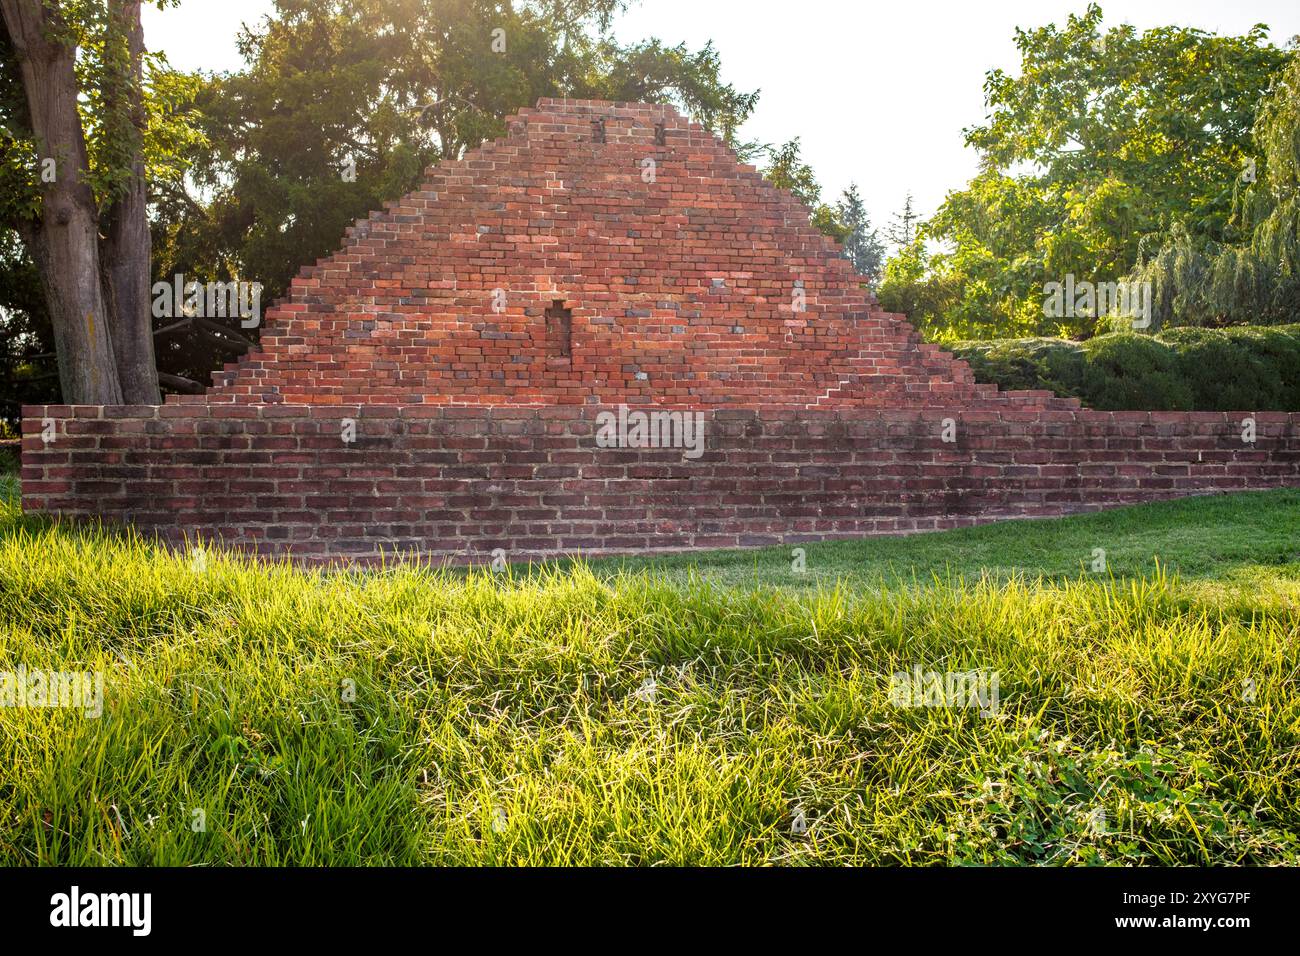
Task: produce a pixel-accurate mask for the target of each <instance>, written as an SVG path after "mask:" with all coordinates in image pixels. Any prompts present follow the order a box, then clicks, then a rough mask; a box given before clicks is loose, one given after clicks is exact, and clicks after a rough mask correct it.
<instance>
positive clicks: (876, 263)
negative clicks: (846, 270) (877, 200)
mask: <svg viewBox="0 0 1300 956" xmlns="http://www.w3.org/2000/svg"><path fill="white" fill-rule="evenodd" d="M836 211H837V213H838V215H839V220H840V222H841V223H843V225H844V228H845V229H847V230H848V235H846V236H845V237H844V254H845V256H847V257H848V258H849V259H850V260H851V261H852V262H853V268H854V269H856V270H857V272H858V274H859V275H861V276H864V277H866V278H867V279H868V280H869V281H870V282H871V285H872V286H875V285H877V284H878V283H879V282H880V279H881V274H882V272H883V271H884V261H885V244H884V243H883V242H881V241H880V236H879V235H878V234H877V232H876V230H875V229H874V228H872V225H871V219H870V218H869V217H868V216H867V207H866V205H865V204H864V203H863V202H862V197H861V196H860V195H859V194H858V186H857V183H849V188H848V189H846V190H844V192H842V193H841V194H840V201H839V202H838V203H837V204H836Z"/></svg>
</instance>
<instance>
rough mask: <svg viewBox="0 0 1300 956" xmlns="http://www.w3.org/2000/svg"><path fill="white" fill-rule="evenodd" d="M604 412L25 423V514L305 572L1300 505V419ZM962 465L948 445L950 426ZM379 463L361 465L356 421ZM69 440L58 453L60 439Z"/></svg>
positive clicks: (274, 414) (395, 411) (135, 417)
mask: <svg viewBox="0 0 1300 956" xmlns="http://www.w3.org/2000/svg"><path fill="white" fill-rule="evenodd" d="M600 411H601V409H600V408H595V407H586V406H570V407H563V406H548V407H536V408H519V407H500V408H485V407H446V406H432V405H415V406H376V405H369V406H363V407H350V408H348V407H343V408H340V407H331V406H296V405H235V406H221V405H213V406H207V405H178V406H163V407H161V408H150V407H128V408H98V407H88V406H81V407H67V406H60V407H41V406H37V407H31V408H27V409H25V410H24V431H25V435H24V440H23V441H24V450H23V506H24V508H25V509H27V510H29V511H42V512H56V513H60V514H63V515H67V516H76V517H92V516H102V517H104V518H106V519H109V520H110V521H121V522H130V523H132V524H134V525H136V526H137V527H139V528H141V529H143V530H146V531H157V532H158V533H159V534H160V535H161V536H162V537H163V538H164V539H166V540H167V541H169V542H172V543H179V542H180V541H182V540H183V539H184V538H185V536H186V535H189V536H190V537H191V538H193V537H194V536H195V535H202V536H203V537H205V538H220V539H222V541H223V542H224V544H225V545H227V546H231V547H235V548H241V549H247V550H249V551H252V552H256V553H260V554H264V555H289V556H293V557H294V558H295V559H298V560H301V561H304V562H315V561H327V560H332V559H360V560H373V559H376V558H378V557H379V556H380V555H382V554H385V553H388V554H391V553H394V552H400V553H403V554H407V555H412V554H420V555H423V556H426V557H428V558H430V559H434V560H444V559H445V560H451V561H458V562H463V561H483V560H487V559H488V558H489V556H490V554H491V552H492V551H493V549H496V548H503V549H505V551H506V552H507V554H508V556H509V558H510V560H523V559H527V558H532V557H539V556H542V555H555V554H557V553H578V552H581V553H586V554H603V553H617V552H628V551H632V552H648V551H660V550H676V549H683V548H717V547H736V546H749V545H764V544H777V543H782V542H797V541H810V540H818V539H829V538H851V537H859V536H865V535H877V534H895V533H900V532H912V531H929V530H935V529H941V528H952V527H958V526H962V525H970V524H975V523H979V522H986V521H991V520H997V519H1005V518H1014V517H1029V516H1040V515H1060V514H1068V513H1072V512H1079V511H1089V510H1095V509H1098V508H1103V507H1106V506H1109V505H1118V504H1126V503H1132V502H1140V501H1150V500H1156V499H1162V498H1171V497H1176V496H1181V495H1193V494H1209V493H1215V492H1226V491H1240V490H1245V489H1259V488H1273V487H1280V486H1287V485H1300V440H1298V438H1300V414H1296V413H1291V414H1287V413H1259V414H1257V415H1255V416H1254V417H1255V420H1256V423H1257V440H1256V443H1255V445H1254V446H1253V447H1252V446H1250V445H1245V444H1243V442H1242V436H1241V420H1242V418H1244V417H1245V413H1242V414H1225V413H1218V412H1206V413H1166V412H1117V413H1105V412H1091V411H1086V410H1084V411H1068V410H1067V411H1038V410H1033V411H1016V410H1011V409H1009V410H1002V411H983V412H971V411H962V410H958V409H954V410H951V411H950V412H945V411H943V410H942V409H940V410H932V411H931V410H899V409H885V410H880V409H865V408H835V409H770V408H769V409H713V410H710V411H707V412H705V413H704V426H705V438H706V440H705V446H706V447H705V450H704V453H703V454H702V455H701V456H700V457H699V458H697V459H694V460H690V459H687V458H685V457H684V456H683V452H682V450H681V449H624V448H602V447H598V445H597V443H596V421H597V415H598V414H599V412H600ZM949 417H950V418H952V419H954V420H955V422H956V435H955V437H956V441H955V442H953V443H946V442H944V441H942V440H941V437H940V436H941V431H942V427H943V426H942V420H943V419H944V418H949ZM348 418H351V419H353V420H354V421H355V423H356V440H355V441H354V442H352V443H345V442H344V441H343V438H342V435H343V425H344V419H348ZM43 422H45V423H46V424H50V423H52V424H53V427H54V436H55V437H54V441H52V442H50V443H48V444H46V443H45V442H44V441H43V439H42V435H41V431H42V423H43Z"/></svg>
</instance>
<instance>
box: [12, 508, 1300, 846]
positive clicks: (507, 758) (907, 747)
mask: <svg viewBox="0 0 1300 956" xmlns="http://www.w3.org/2000/svg"><path fill="white" fill-rule="evenodd" d="M1217 586H1218V585H1214V584H1213V582H1210V583H1207V584H1205V585H1196V586H1192V585H1189V584H1182V583H1179V581H1178V580H1176V579H1175V578H1174V577H1172V576H1171V575H1169V574H1166V573H1165V572H1163V571H1161V570H1156V571H1153V572H1152V573H1150V574H1147V575H1143V576H1141V577H1136V578H1132V579H1124V580H1119V579H1109V578H1105V577H1100V578H1099V577H1097V576H1090V577H1078V578H1074V579H1068V580H1059V579H1058V580H1052V581H1047V580H1031V579H1027V578H1024V577H1011V578H1010V579H1007V578H1005V577H997V578H993V577H987V578H979V577H953V578H951V579H944V580H938V581H933V582H930V583H929V584H926V585H923V586H914V587H883V588H881V589H879V590H871V591H863V590H859V589H849V588H847V587H844V586H839V587H837V586H826V587H823V588H821V589H820V590H816V591H810V592H806V593H802V594H798V595H791V594H789V593H786V592H783V591H780V590H776V589H772V588H757V589H748V590H745V589H735V588H729V587H728V588H722V587H717V586H714V585H712V584H710V583H708V581H706V580H704V579H701V578H699V577H696V578H693V579H686V580H682V581H677V582H666V581H664V580H661V579H657V578H655V577H653V576H651V575H648V574H596V573H593V571H592V569H591V568H588V567H585V566H581V565H578V566H574V567H568V568H564V569H549V570H546V569H543V570H537V571H534V572H533V573H528V574H525V573H520V572H515V573H513V574H507V575H497V576H493V575H491V574H486V573H471V574H468V575H464V574H451V573H441V572H437V571H432V570H427V569H421V568H417V567H410V566H394V567H390V568H387V569H383V570H380V571H375V572H368V573H326V572H319V571H318V572H302V571H297V570H293V569H290V568H288V567H286V566H282V565H272V566H268V565H259V564H256V563H252V562H249V561H246V560H243V559H237V558H232V557H223V556H220V555H217V554H209V555H208V556H207V557H206V560H196V559H195V558H193V557H192V556H187V555H184V554H171V553H167V552H165V551H161V550H157V549H155V548H153V547H152V546H150V545H148V544H146V543H145V542H143V541H141V540H140V539H139V538H136V537H134V536H130V535H126V536H122V535H112V534H107V533H104V532H101V531H97V530H95V529H83V530H80V531H74V530H72V529H69V528H66V527H61V526H57V525H51V524H49V523H46V522H33V521H29V520H23V519H19V518H18V517H17V516H16V515H14V514H13V513H12V511H11V513H9V514H8V515H7V517H5V516H0V670H6V669H8V670H12V669H14V668H15V667H17V666H18V665H19V664H22V665H24V666H25V667H27V668H29V669H42V668H43V669H47V670H64V671H66V670H89V671H102V672H103V673H104V674H105V693H106V702H105V713H104V716H103V717H102V718H100V719H93V718H90V717H87V716H86V715H85V714H83V713H80V712H77V711H73V710H45V709H34V708H3V707H0V863H6V864H22V863H42V864H90V865H97V864H127V865H141V864H270V865H278V864H306V865H316V864H333V865H340V864H380V863H394V864H773V863H789V864H802V863H817V864H872V863H909V864H936V863H1051V864H1067V863H1069V864H1093V863H1152V864H1174V863H1291V864H1295V863H1298V862H1300V848H1298V847H1297V844H1296V836H1295V834H1296V833H1297V831H1298V830H1300V800H1298V799H1297V798H1298V797H1300V792H1298V791H1300V784H1298V783H1297V781H1300V750H1298V749H1297V740H1298V739H1300V704H1298V700H1300V698H1298V697H1297V693H1296V675H1297V664H1298V663H1300V643H1298V641H1297V614H1296V611H1295V607H1296V603H1295V598H1296V596H1297V590H1298V587H1300V586H1297V584H1296V582H1295V581H1294V580H1291V579H1288V578H1284V577H1283V578H1278V579H1276V580H1275V581H1273V583H1272V586H1271V590H1269V591H1268V592H1266V593H1263V594H1261V595H1259V596H1258V599H1257V597H1256V595H1255V594H1253V593H1252V592H1249V591H1242V590H1240V589H1237V590H1232V591H1231V593H1227V592H1219V591H1216V590H1214V588H1215V587H1217ZM916 665H920V666H922V667H923V668H924V669H926V670H935V671H940V672H943V671H969V670H981V671H995V672H997V673H998V674H999V676H1000V690H1001V700H1000V707H999V708H998V710H997V713H996V714H995V715H993V716H989V717H983V716H980V714H979V713H978V712H977V711H976V710H973V709H967V708H961V707H922V708H915V709H914V708H904V707H898V706H894V705H892V704H891V703H890V695H889V689H890V675H891V674H893V673H894V672H896V671H904V670H910V669H911V668H912V667H913V666H916ZM195 811H201V813H197V814H196V812H195ZM200 823H202V828H199V824H200ZM805 823H806V832H801V831H804V826H803V824H805Z"/></svg>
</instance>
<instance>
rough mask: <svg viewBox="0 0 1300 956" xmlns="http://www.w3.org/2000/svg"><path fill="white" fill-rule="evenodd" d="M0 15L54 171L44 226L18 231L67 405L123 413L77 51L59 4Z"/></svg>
mask: <svg viewBox="0 0 1300 956" xmlns="http://www.w3.org/2000/svg"><path fill="white" fill-rule="evenodd" d="M0 13H2V14H3V15H4V22H5V26H6V28H7V29H8V31H9V38H10V42H11V43H12V44H13V48H14V54H15V56H16V57H17V59H18V65H19V68H20V70H21V71H22V78H23V90H24V92H25V93H26V96H27V106H28V111H29V112H30V114H31V123H32V132H33V133H34V134H35V137H36V144H37V149H38V150H39V151H40V156H39V158H40V159H54V160H55V163H56V166H55V176H54V181H53V182H44V181H43V182H42V184H41V211H40V215H39V217H38V218H37V219H36V220H34V221H28V222H27V223H24V224H23V225H22V226H21V227H20V231H21V233H22V235H23V239H24V241H25V242H26V244H27V247H28V250H29V251H30V252H31V254H32V258H33V259H34V260H35V261H36V265H37V268H38V269H39V271H40V275H41V285H42V287H43V289H44V290H45V298H46V302H47V304H48V306H49V310H50V319H51V322H52V323H53V326H54V342H55V348H56V350H57V352H58V360H59V381H60V383H61V384H62V386H63V400H64V401H65V402H67V403H69V404H76V405H119V404H121V403H122V388H121V385H120V383H119V379H118V373H117V363H116V361H115V359H114V355H113V343H112V338H111V334H110V330H109V327H108V322H107V321H106V315H107V312H106V310H105V303H104V294H103V286H102V280H101V274H100V262H99V216H98V210H97V209H96V207H95V196H94V193H93V192H92V190H91V188H90V184H89V182H88V180H87V175H86V172H87V165H88V164H87V159H86V141H85V138H84V136H83V134H82V130H81V117H80V116H79V115H78V113H77V77H76V72H75V57H76V50H75V48H74V47H73V46H72V44H71V42H69V41H68V40H67V37H66V33H67V31H66V25H65V24H64V22H63V18H62V16H61V15H60V12H59V9H58V6H57V4H49V5H46V4H45V3H43V2H42V0H0Z"/></svg>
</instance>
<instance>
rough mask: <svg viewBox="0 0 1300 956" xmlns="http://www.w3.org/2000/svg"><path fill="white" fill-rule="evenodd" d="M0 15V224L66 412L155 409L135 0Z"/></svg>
mask: <svg viewBox="0 0 1300 956" xmlns="http://www.w3.org/2000/svg"><path fill="white" fill-rule="evenodd" d="M159 2H160V4H161V3H163V2H165V0H159ZM0 14H2V15H3V33H2V34H0V52H3V54H4V56H3V58H2V61H3V64H4V65H3V68H2V69H0V85H2V86H3V90H0V110H2V111H3V112H2V118H3V140H2V141H0V142H2V143H3V146H2V147H0V149H2V152H0V167H3V173H0V176H3V178H4V185H5V190H4V198H3V199H2V200H0V217H3V224H4V226H5V227H7V228H9V229H12V230H14V231H16V232H17V234H18V235H19V236H20V237H21V240H22V243H23V245H24V247H25V249H26V251H27V253H28V255H29V256H30V257H31V260H32V261H33V262H34V263H35V266H36V270H37V274H38V275H39V278H40V284H41V289H42V293H43V298H44V304H45V308H46V310H47V312H48V315H49V319H50V324H51V327H52V331H53V336H54V340H55V346H56V351H57V358H58V366H59V380H60V384H61V386H62V394H63V400H64V401H66V402H70V403H86V404H120V403H122V402H127V403H134V404H156V403H157V402H158V401H159V391H158V378H157V370H156V369H155V367H154V352H153V336H152V327H151V323H150V312H149V307H148V295H149V264H150V248H149V231H148V225H147V219H146V209H145V203H146V189H147V187H146V184H145V160H144V138H145V130H146V126H147V121H148V117H147V111H146V107H145V93H144V71H143V68H144V61H145V53H144V36H143V30H142V28H141V25H140V0H108V2H107V3H92V2H75V0H69V2H60V0H0Z"/></svg>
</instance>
